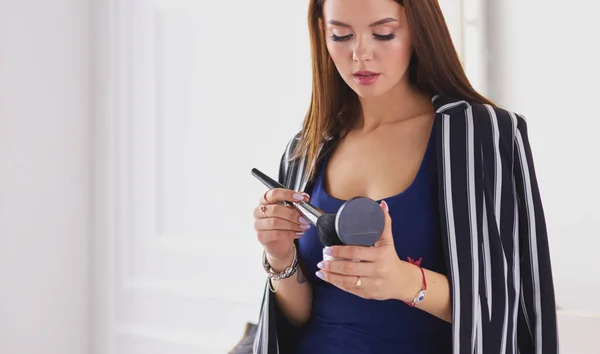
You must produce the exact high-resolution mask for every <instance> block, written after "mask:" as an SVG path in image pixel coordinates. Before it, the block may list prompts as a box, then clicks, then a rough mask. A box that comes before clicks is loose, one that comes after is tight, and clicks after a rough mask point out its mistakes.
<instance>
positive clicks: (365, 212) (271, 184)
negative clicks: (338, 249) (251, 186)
mask: <svg viewBox="0 0 600 354" xmlns="http://www.w3.org/2000/svg"><path fill="white" fill-rule="evenodd" d="M252 175H253V176H254V177H256V178H257V179H258V180H259V181H261V182H262V183H263V184H264V185H265V186H267V187H268V188H269V189H274V188H284V189H288V188H286V187H284V186H283V185H282V184H280V183H278V182H277V181H275V180H273V179H272V178H270V177H269V176H267V175H266V174H264V173H262V172H261V171H259V170H258V169H256V168H253V169H252ZM292 205H293V206H294V207H295V208H296V210H298V212H299V213H300V214H302V216H304V217H305V218H306V219H307V220H308V221H309V222H310V223H311V224H312V225H313V226H315V227H316V228H317V234H318V236H319V241H321V243H322V244H323V246H333V245H357V246H372V245H374V244H375V242H377V240H379V238H380V237H381V233H382V232H383V227H384V222H385V219H384V214H383V211H382V210H381V208H380V207H379V204H377V202H375V201H374V200H372V199H370V198H366V197H356V198H352V199H350V200H348V201H346V202H345V203H344V204H343V205H342V206H341V207H340V208H339V209H338V211H337V212H336V213H335V214H332V213H325V212H323V210H321V209H319V208H317V207H315V206H313V205H311V204H310V203H307V202H305V201H298V202H292Z"/></svg>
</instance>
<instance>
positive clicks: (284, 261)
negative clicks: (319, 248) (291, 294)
mask: <svg viewBox="0 0 600 354" xmlns="http://www.w3.org/2000/svg"><path fill="white" fill-rule="evenodd" d="M266 257H267V261H268V262H269V265H270V266H271V269H273V271H274V272H277V273H281V272H283V271H284V270H285V269H286V268H287V267H289V266H290V265H291V264H292V262H293V261H294V245H291V246H290V249H289V250H288V252H287V253H286V255H285V256H284V257H279V258H277V257H274V256H272V255H270V254H269V253H268V252H266Z"/></svg>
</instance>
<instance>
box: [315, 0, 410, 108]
mask: <svg viewBox="0 0 600 354" xmlns="http://www.w3.org/2000/svg"><path fill="white" fill-rule="evenodd" d="M323 19H324V25H325V36H326V37H327V49H328V51H329V55H330V56H331V58H332V59H333V62H334V63H335V66H336V68H337V70H338V71H339V73H340V76H341V77H342V78H343V79H344V81H345V82H346V83H347V84H348V86H350V87H351V88H352V89H353V90H354V91H355V92H356V93H357V94H358V95H359V96H360V97H363V98H369V97H375V96H379V95H382V94H385V93H387V92H389V91H390V90H392V89H394V88H398V87H399V86H402V85H405V84H408V75H407V69H408V65H409V63H410V58H411V53H412V44H411V36H410V32H409V29H408V24H407V21H406V13H405V10H404V8H403V7H402V6H400V5H399V4H398V3H396V2H395V1H393V0H325V2H324V4H323Z"/></svg>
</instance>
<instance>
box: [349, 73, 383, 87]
mask: <svg viewBox="0 0 600 354" xmlns="http://www.w3.org/2000/svg"><path fill="white" fill-rule="evenodd" d="M378 77H379V74H378V73H375V72H372V71H367V70H360V71H357V72H355V73H354V80H356V82H357V83H359V84H360V85H371V84H373V83H375V81H376V80H377V78H378Z"/></svg>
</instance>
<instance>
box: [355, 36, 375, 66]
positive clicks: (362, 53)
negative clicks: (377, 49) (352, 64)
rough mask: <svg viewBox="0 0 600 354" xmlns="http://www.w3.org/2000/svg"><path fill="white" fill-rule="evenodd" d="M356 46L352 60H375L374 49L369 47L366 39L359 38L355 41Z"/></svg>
mask: <svg viewBox="0 0 600 354" xmlns="http://www.w3.org/2000/svg"><path fill="white" fill-rule="evenodd" d="M355 43H356V46H355V47H354V50H353V51H352V60H354V61H370V60H373V50H372V49H371V48H369V46H368V44H367V43H366V41H364V40H358V41H356V42H355Z"/></svg>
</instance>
